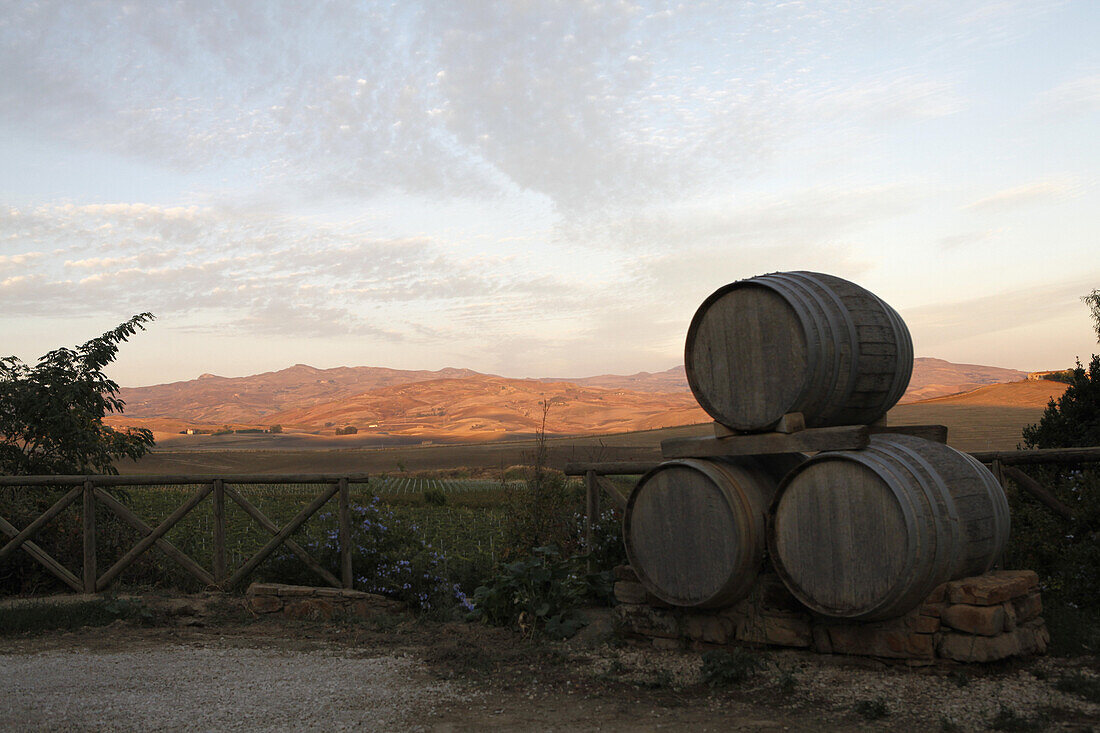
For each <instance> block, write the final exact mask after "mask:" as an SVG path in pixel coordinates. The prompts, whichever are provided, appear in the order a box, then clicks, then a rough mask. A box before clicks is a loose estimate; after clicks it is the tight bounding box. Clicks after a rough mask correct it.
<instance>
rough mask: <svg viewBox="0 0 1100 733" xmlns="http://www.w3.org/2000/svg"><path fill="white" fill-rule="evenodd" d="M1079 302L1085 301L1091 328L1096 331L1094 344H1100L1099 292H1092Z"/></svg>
mask: <svg viewBox="0 0 1100 733" xmlns="http://www.w3.org/2000/svg"><path fill="white" fill-rule="evenodd" d="M1081 300H1083V301H1085V305H1087V306H1088V307H1089V313H1090V314H1091V315H1092V327H1093V328H1095V329H1096V342H1097V343H1100V290H1093V291H1092V292H1091V293H1089V294H1088V295H1085V296H1082V297H1081Z"/></svg>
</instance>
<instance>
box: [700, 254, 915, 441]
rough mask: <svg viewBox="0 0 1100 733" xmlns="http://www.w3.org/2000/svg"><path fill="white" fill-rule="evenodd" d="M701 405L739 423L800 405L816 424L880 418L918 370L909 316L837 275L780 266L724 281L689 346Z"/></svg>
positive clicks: (750, 425) (706, 304) (746, 425)
mask: <svg viewBox="0 0 1100 733" xmlns="http://www.w3.org/2000/svg"><path fill="white" fill-rule="evenodd" d="M684 365H685V368H686V370H687V378H688V384H689V385H690V386H691V391H692V392H693V393H694V394H695V398H696V400H697V401H698V402H699V404H700V406H702V408H703V409H704V410H706V411H707V413H709V414H710V415H711V416H712V417H713V418H714V419H715V420H716V421H718V422H720V423H722V424H723V425H727V426H729V427H731V428H734V429H735V430H743V431H759V430H767V429H769V428H771V427H773V426H774V425H775V424H776V423H777V422H778V421H779V418H781V417H782V416H783V415H784V414H786V413H788V412H801V413H802V414H803V415H804V416H805V418H806V425H807V426H809V427H825V426H829V425H855V424H864V423H872V422H875V421H876V420H878V419H879V418H880V417H882V416H883V415H885V414H886V411H887V410H889V409H890V408H891V407H893V406H894V405H895V404H896V403H897V401H898V400H899V399H901V396H902V394H903V393H904V392H905V388H906V386H908V384H909V377H910V376H911V374H912V371H913V342H912V339H911V338H910V336H909V329H907V328H906V327H905V322H904V321H902V319H901V316H899V315H898V314H897V312H896V311H894V309H893V308H891V307H890V306H889V305H887V304H886V303H884V302H883V301H882V300H880V299H879V298H877V297H876V296H875V295H874V294H873V293H871V292H869V291H867V290H865V289H863V288H861V287H860V286H858V285H856V284H855V283H851V282H848V281H847V280H843V279H841V278H839V277H834V276H832V275H824V274H821V273H816V272H777V273H773V274H770V275H761V276H759V277H754V278H751V279H749V280H740V281H738V282H735V283H730V284H729V285H726V286H724V287H722V288H719V289H718V290H716V291H715V292H714V293H712V294H711V295H710V297H708V298H707V299H706V300H705V301H703V304H702V305H701V306H699V310H698V311H696V313H695V317H694V318H692V321H691V325H690V327H689V328H688V334H687V344H686V346H685V349H684Z"/></svg>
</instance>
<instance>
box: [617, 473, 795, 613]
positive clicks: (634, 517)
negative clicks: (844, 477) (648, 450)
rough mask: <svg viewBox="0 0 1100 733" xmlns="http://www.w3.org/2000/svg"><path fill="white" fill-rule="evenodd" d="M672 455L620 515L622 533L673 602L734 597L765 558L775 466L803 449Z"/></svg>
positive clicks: (657, 591)
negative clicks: (764, 454)
mask: <svg viewBox="0 0 1100 733" xmlns="http://www.w3.org/2000/svg"><path fill="white" fill-rule="evenodd" d="M770 458H771V459H772V460H771V461H770V462H767V463H761V462H757V461H755V460H752V459H739V460H733V459H721V458H720V459H713V460H710V459H708V460H703V459H695V458H689V459H682V460H675V461H667V462H665V463H662V464H661V465H659V466H657V467H656V468H654V469H653V470H651V471H650V472H649V473H647V474H645V475H644V476H642V478H641V479H640V480H639V481H638V483H637V485H635V487H634V490H633V491H632V492H631V493H630V497H629V499H628V500H627V504H626V511H625V513H624V516H623V540H624V544H625V545H626V554H627V557H628V558H629V559H630V564H631V566H632V567H633V568H634V571H635V573H637V575H638V580H640V581H641V583H642V584H643V585H644V586H645V587H646V589H647V590H648V591H649V592H650V593H652V594H653V595H655V596H656V597H657V598H660V599H661V600H663V601H665V602H666V603H670V604H672V605H674V606H694V607H699V608H713V607H717V606H724V605H728V604H731V603H734V602H736V601H738V600H740V599H741V598H743V597H744V596H745V595H746V594H747V593H748V591H749V589H750V588H751V587H752V584H753V581H754V580H755V579H756V575H757V573H758V572H759V570H760V566H761V563H762V562H763V558H764V550H765V539H764V535H765V531H766V512H767V508H768V504H769V503H770V502H771V499H772V497H773V496H774V494H775V490H776V486H777V485H778V483H779V477H778V476H776V475H775V474H776V473H778V472H785V471H786V470H787V469H789V468H791V467H793V466H794V465H797V464H798V463H800V462H801V461H802V460H805V457H804V456H801V454H790V455H785V456H775V457H770Z"/></svg>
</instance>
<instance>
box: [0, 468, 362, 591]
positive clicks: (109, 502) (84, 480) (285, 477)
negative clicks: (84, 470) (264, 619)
mask: <svg viewBox="0 0 1100 733" xmlns="http://www.w3.org/2000/svg"><path fill="white" fill-rule="evenodd" d="M369 478H370V477H369V476H368V474H366V473H342V474H336V473H315V474H210V475H196V474H187V475H156V476H152V475H151V476H104V475H90V476H0V487H45V486H50V487H66V486H72V487H73V488H72V489H71V490H70V491H68V492H66V493H65V494H64V495H63V496H62V497H61V498H60V499H58V500H57V501H56V502H55V503H54V504H53V506H51V507H50V508H48V509H47V510H46V511H45V512H43V513H42V514H41V515H39V516H38V517H37V518H35V519H34V520H33V521H32V522H31V523H30V524H28V525H27V526H26V527H25V528H23V529H22V530H20V529H18V528H17V527H15V526H14V525H12V524H11V523H10V522H8V521H7V519H5V518H4V517H0V534H2V535H5V536H7V538H8V541H7V543H6V544H4V545H3V547H0V561H2V560H3V559H4V558H6V557H8V556H10V555H11V554H12V553H14V552H15V551H16V550H18V549H20V548H22V549H23V550H24V551H25V552H26V553H27V554H29V555H30V556H31V557H32V558H34V559H35V560H36V561H38V562H39V563H40V564H42V565H43V566H44V567H45V568H46V569H47V570H48V571H49V572H51V573H52V574H53V575H54V576H56V577H57V578H58V579H59V580H61V581H62V582H63V583H65V584H66V585H68V586H69V587H70V588H72V589H73V590H74V591H76V592H77V593H96V592H100V591H103V590H106V589H107V588H108V587H110V585H111V584H112V583H113V582H114V581H115V580H116V579H117V578H118V576H119V575H120V574H121V573H122V572H123V571H124V570H126V568H128V567H130V566H131V565H132V564H133V563H134V562H135V561H136V560H137V559H138V558H139V557H140V556H141V555H143V554H144V553H145V552H147V551H148V550H149V549H150V548H152V547H157V548H158V549H160V550H161V551H162V552H164V554H165V555H167V556H168V557H170V558H171V559H173V560H175V561H176V563H178V564H179V565H180V566H181V567H182V568H183V569H184V570H185V571H187V572H188V573H189V574H190V575H191V576H193V577H194V578H196V579H197V580H198V581H199V582H201V583H202V584H203V585H204V586H207V587H213V588H219V589H221V590H232V589H233V588H235V587H237V586H238V585H240V584H241V582H242V581H244V580H245V579H246V578H247V577H248V576H249V574H251V573H252V572H253V571H254V570H255V569H256V568H257V567H259V566H260V564H261V563H263V562H264V560H266V559H267V558H269V557H270V556H271V555H272V554H273V553H274V552H275V551H276V550H277V549H279V548H280V547H286V548H287V549H288V550H290V552H292V553H293V554H295V555H297V556H298V558H299V559H301V560H302V562H303V563H305V565H306V566H307V567H308V568H309V569H310V570H312V571H313V572H314V573H316V574H317V575H319V576H320V577H321V578H322V579H324V581H325V582H326V583H328V584H329V585H331V586H334V587H337V588H351V587H352V580H353V568H352V555H351V546H352V542H351V511H350V500H349V486H350V485H351V484H362V483H367V482H368V481H369ZM234 484H235V485H244V484H252V485H271V484H281V485H288V484H289V485H316V484H322V485H327V486H326V488H324V489H322V490H321V491H320V493H319V494H318V495H317V496H316V497H314V498H313V500H312V501H311V502H310V503H309V504H308V505H307V506H306V507H304V508H303V509H302V510H301V511H300V512H298V514H297V515H296V516H295V517H294V518H293V519H291V520H290V521H289V522H288V523H287V524H286V525H284V526H283V527H279V526H278V525H277V524H276V523H275V522H273V521H272V520H271V519H269V518H268V517H267V516H266V515H264V513H263V512H261V511H260V510H259V509H258V508H257V507H256V506H255V505H253V504H252V502H250V501H249V500H248V499H247V498H245V496H243V495H242V494H241V493H240V492H239V491H237V490H236V489H234V488H233V486H232V485H234ZM180 485H183V486H197V487H198V488H197V490H196V491H195V492H194V493H192V494H191V495H190V496H189V497H188V498H187V499H186V500H185V501H184V503H183V504H181V505H180V506H178V507H176V508H175V510H174V511H172V512H171V513H170V514H169V515H168V516H167V517H166V518H165V519H164V520H163V521H161V522H160V524H158V525H157V526H156V527H153V526H150V525H149V524H148V523H146V522H145V521H144V520H143V519H142V518H141V517H140V516H138V515H137V514H136V513H135V512H133V511H132V510H131V509H130V508H129V507H127V506H126V505H125V504H123V503H122V502H120V501H119V500H118V499H117V498H115V497H114V496H112V495H111V494H110V493H109V492H108V491H107V489H109V488H125V487H129V486H180ZM207 497H212V501H213V560H212V565H213V568H212V569H211V570H207V569H206V568H204V567H202V566H201V565H199V564H198V563H197V562H195V561H194V560H193V559H192V558H191V557H189V556H188V555H187V554H185V553H184V552H182V551H180V550H179V548H177V547H176V546H175V545H173V544H172V543H171V542H169V541H168V539H167V538H166V537H165V535H167V534H168V532H169V531H170V530H171V529H172V528H173V527H175V526H176V525H177V524H178V523H179V522H180V521H181V520H182V519H183V518H184V517H185V516H187V515H188V514H189V513H190V512H191V511H192V510H193V509H194V508H195V507H197V506H198V505H199V504H201V503H202V502H203V501H205V500H206V498H207ZM226 498H228V499H229V500H230V501H232V502H233V503H234V504H236V505H238V506H239V507H240V508H241V509H242V510H243V511H244V512H245V514H247V515H248V516H249V517H250V518H251V519H252V520H253V521H255V522H256V523H257V524H259V525H260V526H261V527H262V528H263V529H265V530H266V531H268V532H270V533H271V534H272V535H273V536H272V538H271V539H270V540H269V541H268V542H267V543H266V544H264V545H263V547H261V548H260V549H259V550H258V551H256V552H255V553H254V554H253V555H252V556H251V557H249V558H248V559H246V560H245V561H244V563H243V564H242V565H241V567H240V568H238V569H237V570H236V571H235V572H233V573H230V572H229V569H228V563H227V559H226V513H225V500H226ZM333 498H336V500H337V539H338V544H339V553H340V576H341V577H340V578H337V577H336V576H335V575H333V574H332V573H331V572H329V571H328V570H326V569H325V568H324V567H322V566H321V564H320V563H318V562H317V561H316V560H315V559H314V558H313V557H312V556H310V554H309V553H308V552H307V551H306V550H305V549H304V548H303V547H302V546H301V545H299V544H298V543H296V542H295V541H294V540H292V539H291V535H293V534H294V533H295V532H296V531H298V530H299V529H300V528H301V527H302V526H303V525H304V524H305V523H306V521H308V520H309V519H310V518H311V517H312V516H313V515H314V514H316V513H317V511H318V510H320V508H321V507H322V506H324V505H325V504H327V503H328V502H329V501H331V500H332V499H333ZM77 499H80V500H81V534H82V538H81V539H82V546H83V567H82V576H81V577H79V578H78V577H77V576H76V575H75V574H74V573H73V572H72V571H70V570H69V569H68V568H66V567H65V566H64V565H62V564H61V563H60V562H58V561H57V560H56V559H55V558H53V557H51V556H50V555H49V554H48V553H47V552H46V551H45V550H43V549H42V548H41V547H39V546H38V545H37V544H35V543H34V542H33V541H32V539H31V538H32V537H33V536H34V534H35V533H36V532H38V531H39V530H40V529H42V528H43V527H45V526H46V525H47V524H48V523H49V522H50V521H51V520H53V519H54V518H56V517H57V516H58V515H59V514H60V513H61V512H62V511H64V510H65V509H67V508H68V507H69V506H71V505H73V504H75V503H76V502H77ZM97 503H98V504H101V505H103V506H105V507H106V508H107V509H108V510H110V511H111V512H112V513H114V514H115V516H117V517H118V518H119V519H120V520H121V521H122V522H123V523H124V524H126V525H128V526H129V527H131V528H132V529H134V530H135V531H137V532H138V534H139V535H140V536H141V539H139V540H138V542H137V543H136V544H135V545H134V546H133V547H131V548H130V549H129V550H128V551H127V552H125V553H124V554H123V555H122V557H120V558H119V559H118V560H117V561H115V563H114V564H113V565H111V567H110V568H108V569H107V570H106V571H104V572H103V573H102V574H100V573H99V572H98V568H97V557H96V518H95V510H96V504H97Z"/></svg>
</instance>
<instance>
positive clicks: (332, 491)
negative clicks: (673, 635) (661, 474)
mask: <svg viewBox="0 0 1100 733" xmlns="http://www.w3.org/2000/svg"><path fill="white" fill-rule="evenodd" d="M970 455H972V456H974V457H975V458H976V459H978V460H979V461H981V462H982V463H985V464H988V465H990V466H991V467H992V469H993V471H994V474H995V475H996V476H997V478H998V480H1000V481H1001V482H1002V483H1004V480H1005V479H1006V478H1007V479H1009V480H1011V481H1013V482H1014V483H1016V485H1017V486H1019V487H1020V488H1021V489H1022V490H1024V491H1026V492H1028V493H1030V494H1031V495H1032V496H1034V497H1035V498H1036V499H1038V500H1039V501H1040V502H1042V503H1043V505H1044V506H1046V507H1047V508H1048V509H1050V510H1051V511H1052V512H1054V513H1055V514H1057V515H1059V516H1061V517H1063V518H1064V519H1072V513H1071V511H1070V509H1069V508H1068V507H1066V506H1065V505H1064V504H1062V503H1061V502H1060V501H1059V500H1058V499H1057V498H1055V497H1054V495H1053V494H1051V493H1050V492H1049V491H1047V490H1046V489H1044V488H1043V487H1042V486H1041V485H1040V484H1039V483H1038V482H1037V481H1035V480H1034V479H1033V478H1031V477H1030V476H1028V475H1027V474H1026V473H1024V472H1023V471H1021V470H1020V469H1018V468H1017V466H1022V465H1040V464H1073V463H1091V462H1100V447H1092V448H1064V449H1062V448H1059V449H1050V450H1024V451H994V452H979V453H971V454H970ZM658 465H660V464H659V463H658V462H639V461H603V462H596V463H570V464H568V465H566V467H565V473H566V475H569V476H583V477H584V482H585V542H586V544H587V546H589V547H591V546H592V541H593V523H594V521H595V520H596V518H598V517H599V515H600V494H601V492H602V493H604V494H606V495H607V497H608V498H609V499H610V500H611V501H612V503H613V504H615V506H617V507H618V508H619V509H625V508H626V501H627V497H626V496H624V495H623V494H622V493H621V492H620V491H619V490H618V489H617V488H615V486H614V485H613V484H612V483H611V482H610V481H608V480H607V478H606V477H607V476H623V475H638V474H643V473H646V472H647V471H650V470H651V469H653V468H655V467H657V466H658ZM367 479H368V476H367V474H365V473H347V474H281V475H278V474H233V475H220V476H199V475H181V476H0V487H5V486H9V487H12V486H21V487H33V486H54V487H65V486H70V487H72V488H71V489H70V490H69V491H68V492H66V493H65V495H64V496H62V497H61V498H60V499H59V500H58V501H57V502H55V503H54V504H53V506H51V507H50V508H49V509H47V510H46V511H45V512H43V513H42V514H41V515H39V516H38V517H37V518H36V519H34V521H32V522H31V523H30V524H28V525H27V526H26V527H24V528H23V529H22V530H20V529H18V528H17V527H15V526H14V525H13V524H11V523H10V522H9V521H8V520H7V519H6V518H4V517H2V516H0V533H2V534H3V535H4V536H6V537H8V542H7V543H6V544H5V545H4V546H3V547H0V562H2V561H3V560H4V559H5V558H7V557H8V556H10V555H11V554H12V553H14V552H15V551H16V550H19V549H20V548H22V549H23V551H24V552H26V553H28V554H29V555H30V556H31V557H33V558H34V559H35V560H37V561H38V562H39V563H41V564H42V565H43V566H44V567H45V568H46V569H47V570H49V571H50V572H51V573H53V574H54V575H55V576H57V577H58V578H59V579H60V580H61V581H62V582H63V583H65V584H66V585H68V586H69V587H70V588H72V589H73V590H74V591H76V592H77V593H96V592H99V591H103V590H105V589H107V588H108V587H110V585H111V584H112V583H113V582H114V581H115V580H116V579H117V578H118V576H119V574H121V573H122V572H123V571H124V570H125V569H126V568H127V567H129V566H130V565H131V564H132V563H133V562H134V561H135V560H137V559H138V557H140V556H141V555H142V554H143V553H145V552H146V551H148V550H149V549H150V548H152V547H154V546H155V547H157V548H159V549H160V550H162V551H163V552H164V553H165V554H166V555H168V557H170V558H172V559H173V560H175V561H176V562H177V563H179V565H180V566H181V567H183V569H184V570H186V571H187V572H188V573H190V574H191V575H192V576H194V577H195V578H197V579H198V580H199V581H200V582H201V583H203V584H204V585H205V586H207V587H211V588H218V589H221V590H227V591H228V590H232V589H233V588H236V587H238V586H239V585H240V584H241V583H242V581H244V580H245V579H246V578H247V577H248V576H249V574H250V573H252V572H253V571H254V570H255V569H256V568H257V567H259V565H260V563H262V562H263V561H264V560H266V559H267V558H268V557H270V556H271V554H272V553H273V552H275V550H277V549H278V548H279V547H281V546H285V547H286V548H287V549H288V550H290V551H291V552H293V553H294V554H295V555H297V556H298V557H299V558H300V559H301V560H302V562H304V563H305V564H306V566H307V567H309V568H310V569H311V570H312V571H313V572H314V573H316V574H317V575H318V576H319V577H321V578H322V579H323V580H324V581H325V582H326V583H328V584H329V585H331V586H334V587H337V588H340V587H343V588H350V587H351V586H352V579H353V570H352V553H351V547H352V542H351V513H350V507H349V494H348V485H349V484H351V483H365V482H366V481H367ZM181 484H182V485H197V486H198V489H197V490H196V491H195V493H194V494H192V495H191V496H190V497H189V498H188V499H187V500H186V501H185V502H184V503H183V504H182V505H180V506H179V507H177V508H176V509H175V511H173V512H172V513H171V514H169V515H168V517H167V518H165V519H164V520H163V521H162V522H161V523H160V524H158V525H157V526H156V527H152V526H150V525H149V524H148V523H146V522H145V521H144V520H143V519H141V517H139V516H138V515H137V514H135V513H134V512H133V511H132V510H131V509H130V508H129V507H127V506H125V505H124V504H123V503H122V502H120V501H119V500H118V499H116V498H115V497H114V496H112V495H111V494H110V492H109V491H108V489H110V488H117V487H127V486H168V485H181ZM234 484H238V485H240V484H328V487H327V488H325V489H323V490H322V491H321V492H320V493H319V494H318V495H317V496H316V497H315V498H314V499H313V501H311V502H310V503H309V505H308V506H306V507H305V508H303V509H302V510H301V511H300V512H298V514H297V515H296V516H295V517H294V518H293V519H291V520H290V521H289V522H288V523H287V524H286V525H284V526H283V527H279V526H278V525H276V524H275V523H274V522H273V521H271V520H270V519H269V518H268V517H267V516H265V515H264V514H263V513H262V512H261V511H260V510H259V509H257V508H256V507H255V506H254V505H253V504H252V503H251V502H249V501H248V500H247V499H246V498H245V497H244V496H242V495H241V493H240V492H238V491H237V490H235V489H234V488H233V485H234ZM208 496H210V497H212V501H213V517H214V521H213V534H214V537H213V561H212V565H213V567H212V569H211V570H207V569H206V568H204V567H202V566H201V565H199V564H198V563H197V562H195V561H194V560H193V559H192V558H190V557H188V556H187V555H186V554H184V553H183V552H181V551H180V550H179V549H178V548H177V547H175V546H174V545H173V544H172V543H170V542H169V541H168V540H167V539H166V538H165V535H166V534H167V533H168V531H169V530H171V529H172V527H174V526H175V525H176V524H177V523H178V522H179V521H180V520H181V519H183V518H184V517H185V516H187V514H188V513H189V512H191V510H193V509H194V508H195V507H197V506H198V505H199V504H200V503H201V502H202V501H203V500H204V499H206V498H207V497H208ZM334 497H335V498H336V500H337V521H338V529H337V540H338V543H339V553H340V577H339V578H337V577H336V576H335V575H333V574H332V573H331V572H329V571H328V570H326V569H325V568H324V567H322V566H321V565H320V563H318V562H317V561H316V560H315V559H314V558H313V557H312V556H310V554H309V553H308V552H307V551H306V550H305V549H304V548H303V547H302V546H301V545H299V544H298V543H297V542H295V541H294V540H292V539H291V538H290V537H291V535H293V534H294V533H295V532H296V531H298V529H300V528H301V527H302V525H303V524H305V522H306V521H307V520H309V518H310V517H312V516H313V515H314V514H316V513H317V511H318V510H319V509H320V508H321V507H322V506H324V505H325V504H326V503H328V502H329V501H331V500H332V499H333V498H334ZM226 498H228V499H230V500H231V501H233V502H234V503H236V504H237V505H238V506H239V507H240V508H241V509H242V510H243V511H244V512H245V513H246V514H248V515H249V516H250V517H251V518H252V519H253V520H255V521H256V523H257V524H259V525H260V526H261V527H263V528H264V529H265V530H267V531H268V532H270V533H271V534H272V538H271V539H270V540H269V541H268V542H267V543H266V544H265V545H264V546H263V547H261V548H260V549H259V550H258V551H256V552H255V553H254V554H253V555H252V556H251V557H249V558H248V559H247V560H245V561H244V563H243V564H242V565H241V566H240V567H239V568H237V569H236V570H235V571H233V572H232V573H230V572H229V568H228V567H227V562H226V515H225V500H226ZM78 499H79V500H81V502H82V515H81V516H82V539H83V572H82V577H79V578H78V577H77V576H76V575H75V574H74V573H72V572H71V571H70V570H69V569H68V568H66V567H65V566H64V565H62V564H61V563H60V562H58V561H57V560H56V559H54V558H53V557H51V556H50V555H49V554H48V553H47V552H46V551H45V550H43V549H42V548H41V547H39V546H38V545H37V544H35V543H34V542H33V541H32V539H31V538H32V537H33V536H34V534H35V533H36V532H38V531H39V530H40V529H42V528H43V527H45V526H46V525H47V524H48V523H49V522H50V521H51V520H52V519H54V518H55V517H57V515H59V514H60V513H61V512H62V511H64V510H65V509H67V508H68V507H69V506H70V505H72V504H74V503H75V502H76V501H77V500H78ZM97 502H99V503H101V504H103V505H104V506H106V507H107V508H108V509H110V510H111V511H112V512H114V513H115V515H117V516H118V518H119V519H120V520H122V521H123V522H124V523H126V524H127V525H129V526H130V527H132V528H133V529H134V530H136V531H137V532H138V533H139V534H140V535H141V539H140V540H139V541H138V542H137V544H135V545H134V546H133V547H132V548H130V549H129V550H128V551H127V552H126V553H124V554H123V555H122V557H120V558H119V559H118V560H117V561H116V562H115V563H114V564H113V565H111V567H109V568H108V569H107V570H106V571H104V572H103V573H102V574H100V573H99V572H98V568H97V565H96V522H95V508H96V503H97Z"/></svg>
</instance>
